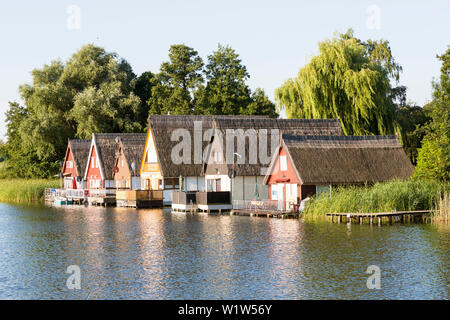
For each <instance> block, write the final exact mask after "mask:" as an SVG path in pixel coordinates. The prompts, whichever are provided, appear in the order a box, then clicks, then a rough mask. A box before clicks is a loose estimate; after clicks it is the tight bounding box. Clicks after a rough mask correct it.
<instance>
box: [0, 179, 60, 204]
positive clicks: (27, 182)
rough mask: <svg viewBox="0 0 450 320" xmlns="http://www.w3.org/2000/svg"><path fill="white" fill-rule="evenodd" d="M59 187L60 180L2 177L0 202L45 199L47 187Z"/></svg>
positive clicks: (0, 181) (0, 180)
mask: <svg viewBox="0 0 450 320" xmlns="http://www.w3.org/2000/svg"><path fill="white" fill-rule="evenodd" d="M51 187H53V188H58V187H59V180H58V179H56V180H47V179H0V202H34V201H44V193H45V188H51Z"/></svg>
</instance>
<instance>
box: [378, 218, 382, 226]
mask: <svg viewBox="0 0 450 320" xmlns="http://www.w3.org/2000/svg"><path fill="white" fill-rule="evenodd" d="M378 225H379V226H381V217H378Z"/></svg>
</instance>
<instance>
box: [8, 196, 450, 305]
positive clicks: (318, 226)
mask: <svg viewBox="0 0 450 320" xmlns="http://www.w3.org/2000/svg"><path fill="white" fill-rule="evenodd" d="M448 231H449V229H448V228H439V227H438V226H435V225H430V224H427V225H424V224H410V225H409V224H405V225H402V224H395V225H393V226H382V227H378V226H372V227H371V226H369V225H355V224H353V225H347V224H336V223H335V224H331V223H329V222H328V221H319V222H304V221H301V220H293V219H292V220H291V219H269V218H256V217H239V216H228V215H223V216H207V215H190V214H171V213H170V211H165V210H164V211H163V210H134V209H123V208H107V209H105V208H100V207H89V208H84V207H77V206H73V207H66V208H48V207H42V206H38V207H29V206H26V207H23V206H14V205H8V204H0V299H80V298H81V299H126V298H129V299H448V298H449V288H450V286H449V256H448V253H449V248H450V241H449V239H450V238H449V232H448ZM70 265H78V266H79V267H80V270H81V289H80V290H76V289H75V290H69V289H68V288H67V286H66V280H67V278H68V277H69V276H70V274H67V273H66V270H67V267H68V266H70ZM369 265H376V266H378V267H379V268H380V270H381V289H379V290H378V289H368V288H367V286H366V281H367V278H368V276H369V275H368V274H366V273H365V272H366V270H367V267H368V266H369Z"/></svg>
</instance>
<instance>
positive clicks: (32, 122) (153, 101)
mask: <svg viewBox="0 0 450 320" xmlns="http://www.w3.org/2000/svg"><path fill="white" fill-rule="evenodd" d="M32 77H33V78H32V83H30V84H24V85H22V86H20V87H19V91H20V95H21V98H22V99H23V101H24V103H23V105H21V104H19V103H17V102H10V103H9V109H8V111H7V113H6V122H7V127H8V129H7V137H8V141H7V143H6V144H5V145H4V146H1V150H0V151H1V157H2V158H6V160H7V161H6V167H7V170H6V172H7V173H8V174H9V175H10V176H16V177H48V176H50V175H51V174H55V173H57V172H58V169H59V161H61V160H62V159H63V157H64V153H65V150H66V147H67V139H68V138H81V139H90V138H91V136H92V133H94V132H98V133H102V132H117V133H120V132H143V131H144V130H145V128H146V126H147V120H148V115H149V113H150V114H167V113H171V114H250V115H251V114H265V115H270V116H276V115H277V114H276V112H275V105H274V104H273V103H272V102H271V101H270V100H269V99H268V98H267V96H266V95H265V93H264V91H263V90H262V89H257V90H256V91H255V92H253V93H252V92H251V90H250V88H249V87H248V86H247V84H246V83H245V81H246V80H247V79H248V78H249V77H250V76H249V74H248V73H247V71H246V68H245V66H244V65H242V63H241V60H240V59H239V56H238V54H237V53H236V52H235V51H234V50H233V49H231V48H230V47H228V46H221V45H219V47H218V49H217V51H215V52H213V53H212V54H211V55H210V56H209V57H208V64H207V65H206V66H205V65H204V63H203V61H202V58H201V57H200V56H199V54H198V52H197V51H195V50H194V49H192V48H190V47H188V46H186V45H173V46H171V47H170V49H169V60H168V61H166V62H163V63H162V64H161V68H160V72H159V73H157V74H154V73H152V72H151V71H146V72H143V73H142V74H141V75H140V76H139V77H137V76H136V75H135V74H134V72H133V69H132V68H131V66H130V64H129V63H128V62H127V61H126V60H125V59H123V58H119V57H118V55H117V54H116V53H111V52H106V51H105V49H104V48H101V47H98V46H95V45H93V44H89V45H86V46H83V47H82V48H81V49H80V50H78V51H77V52H75V53H74V54H73V55H72V56H71V57H70V58H69V59H68V60H67V61H61V60H54V61H51V62H50V63H49V64H48V65H44V66H43V67H41V68H36V69H34V70H33V71H32ZM205 79H206V83H205ZM3 167H5V165H4V164H3V165H2V168H3Z"/></svg>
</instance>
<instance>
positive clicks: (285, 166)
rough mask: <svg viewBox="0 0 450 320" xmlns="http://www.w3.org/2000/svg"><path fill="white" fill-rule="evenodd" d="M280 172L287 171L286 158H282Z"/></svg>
mask: <svg viewBox="0 0 450 320" xmlns="http://www.w3.org/2000/svg"><path fill="white" fill-rule="evenodd" d="M280 170H281V171H287V160H286V156H280Z"/></svg>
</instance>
